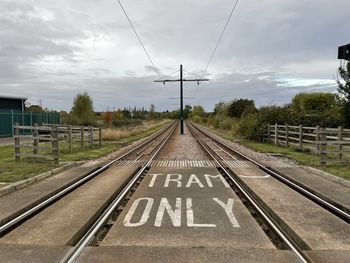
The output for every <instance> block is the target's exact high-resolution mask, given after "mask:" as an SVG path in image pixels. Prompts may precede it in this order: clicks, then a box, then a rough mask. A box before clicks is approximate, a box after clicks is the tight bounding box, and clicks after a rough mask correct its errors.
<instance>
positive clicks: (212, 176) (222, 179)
mask: <svg viewBox="0 0 350 263" xmlns="http://www.w3.org/2000/svg"><path fill="white" fill-rule="evenodd" d="M204 177H205V180H206V181H207V184H208V186H209V187H213V184H212V182H211V180H210V177H211V178H213V179H215V178H219V179H220V180H221V182H222V183H223V184H224V186H225V187H226V188H230V186H229V184H228V183H227V182H226V180H225V179H224V177H222V175H221V174H218V175H210V174H204Z"/></svg>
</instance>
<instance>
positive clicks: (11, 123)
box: [11, 110, 14, 137]
mask: <svg viewBox="0 0 350 263" xmlns="http://www.w3.org/2000/svg"><path fill="white" fill-rule="evenodd" d="M11 133H12V137H13V135H14V131H13V110H11Z"/></svg>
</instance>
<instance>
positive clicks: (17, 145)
mask: <svg viewBox="0 0 350 263" xmlns="http://www.w3.org/2000/svg"><path fill="white" fill-rule="evenodd" d="M17 126H18V122H16V124H15V127H13V126H12V130H14V133H15V159H16V162H19V161H20V160H21V156H20V153H21V148H20V147H21V142H20V139H19V138H18V136H19V128H18V127H17Z"/></svg>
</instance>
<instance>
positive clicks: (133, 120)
mask: <svg viewBox="0 0 350 263" xmlns="http://www.w3.org/2000/svg"><path fill="white" fill-rule="evenodd" d="M60 114H61V120H62V123H63V124H70V125H98V126H105V127H110V126H115V127H121V126H132V125H140V124H142V122H143V121H144V120H162V119H175V118H178V117H179V111H171V112H169V111H164V112H157V111H156V108H155V106H154V105H153V104H151V105H150V107H149V109H145V108H144V107H142V108H137V107H133V108H131V107H129V108H126V107H125V108H122V109H114V110H113V111H109V110H107V111H106V112H94V109H93V101H92V98H91V97H90V96H89V94H88V93H87V92H84V93H81V94H78V95H77V96H76V97H75V99H74V102H73V106H72V109H71V110H70V112H66V111H61V112H60Z"/></svg>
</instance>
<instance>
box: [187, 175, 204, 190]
mask: <svg viewBox="0 0 350 263" xmlns="http://www.w3.org/2000/svg"><path fill="white" fill-rule="evenodd" d="M194 183H195V184H198V185H199V187H201V188H203V187H204V185H203V184H202V183H201V181H199V179H198V177H197V176H196V175H195V174H191V176H190V178H189V179H188V182H187V184H186V187H191V184H194Z"/></svg>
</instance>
